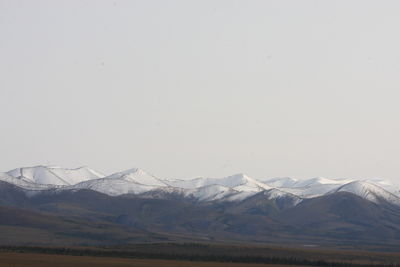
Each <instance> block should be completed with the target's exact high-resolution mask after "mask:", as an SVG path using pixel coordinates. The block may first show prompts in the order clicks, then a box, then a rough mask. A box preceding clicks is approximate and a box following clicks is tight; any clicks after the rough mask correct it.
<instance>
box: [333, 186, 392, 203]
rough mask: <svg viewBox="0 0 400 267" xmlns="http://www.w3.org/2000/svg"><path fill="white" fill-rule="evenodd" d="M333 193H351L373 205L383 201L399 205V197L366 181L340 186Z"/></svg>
mask: <svg viewBox="0 0 400 267" xmlns="http://www.w3.org/2000/svg"><path fill="white" fill-rule="evenodd" d="M335 192H348V193H352V194H355V195H357V196H359V197H362V198H364V199H367V200H369V201H372V202H374V203H379V202H380V201H382V200H384V201H386V202H389V203H392V204H395V205H400V198H399V197H397V196H395V195H393V194H392V193H390V192H389V191H386V190H385V189H383V188H382V187H379V186H377V185H375V184H373V183H370V182H367V181H354V182H350V183H348V184H345V185H342V186H341V187H339V188H338V189H336V190H334V191H333V192H331V193H335Z"/></svg>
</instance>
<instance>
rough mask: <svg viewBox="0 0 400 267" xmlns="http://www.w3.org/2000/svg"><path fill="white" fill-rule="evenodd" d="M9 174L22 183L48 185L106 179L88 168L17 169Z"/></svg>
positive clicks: (37, 167) (39, 167)
mask: <svg viewBox="0 0 400 267" xmlns="http://www.w3.org/2000/svg"><path fill="white" fill-rule="evenodd" d="M7 174H9V175H10V176H12V177H14V178H16V179H19V180H22V181H27V182H31V183H35V184H48V185H73V184H76V183H79V182H83V181H87V180H91V179H98V178H103V177H104V175H103V174H101V173H99V172H96V171H94V170H92V169H90V168H88V167H80V168H76V169H65V168H60V167H49V166H35V167H24V168H17V169H14V170H11V171H9V172H7Z"/></svg>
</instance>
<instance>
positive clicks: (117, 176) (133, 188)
mask: <svg viewBox="0 0 400 267" xmlns="http://www.w3.org/2000/svg"><path fill="white" fill-rule="evenodd" d="M165 186H167V185H166V184H165V183H163V182H162V181H161V180H159V179H158V178H156V177H154V176H153V175H150V174H148V173H146V172H145V171H143V170H141V169H137V168H134V169H129V170H126V171H122V172H117V173H114V174H111V175H109V176H107V177H104V178H100V179H92V180H88V181H84V182H81V183H78V184H75V185H73V186H71V187H69V188H66V189H70V188H74V189H90V190H94V191H97V192H100V193H104V194H107V195H111V196H118V195H124V194H140V193H144V192H147V191H150V190H154V189H156V188H159V187H165Z"/></svg>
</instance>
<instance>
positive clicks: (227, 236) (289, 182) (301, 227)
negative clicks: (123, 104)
mask: <svg viewBox="0 0 400 267" xmlns="http://www.w3.org/2000/svg"><path fill="white" fill-rule="evenodd" d="M0 234H1V235H2V236H3V238H1V239H0V243H3V244H36V243H41V244H57V245H59V244H79V245H82V244H108V243H118V244H119V243H134V242H144V241H155V240H170V241H171V240H172V241H173V240H209V241H210V240H214V241H240V242H269V243H286V242H288V241H290V242H293V244H319V245H321V244H324V245H335V246H337V245H339V244H340V245H344V244H346V245H352V246H357V245H358V244H361V243H362V244H363V245H367V244H369V245H371V246H372V245H377V244H382V245H385V246H392V245H398V244H400V189H399V187H397V186H395V185H393V184H391V183H390V182H388V181H385V180H379V179H374V180H354V179H328V178H322V177H317V178H311V179H305V180H296V179H293V178H289V177H283V178H270V179H254V178H251V177H249V176H247V175H245V174H235V175H231V176H228V177H223V178H204V177H199V178H195V179H185V180H183V179H181V180H180V179H163V178H159V177H156V176H154V175H151V174H149V173H147V172H145V171H143V170H141V169H137V168H133V169H129V170H126V171H121V172H117V173H114V174H111V175H104V174H102V173H100V172H98V171H95V170H92V169H90V168H88V167H80V168H76V169H66V168H60V167H51V166H35V167H22V168H17V169H14V170H11V171H8V172H4V173H0Z"/></svg>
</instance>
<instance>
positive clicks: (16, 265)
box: [0, 252, 300, 267]
mask: <svg viewBox="0 0 400 267" xmlns="http://www.w3.org/2000/svg"><path fill="white" fill-rule="evenodd" d="M0 266H1V267H3V266H4V267H11V266H12V267H25V266H32V267H43V266H57V267H67V266H73V267H80V266H82V267H83V266H115V267H119V266H121V267H123V266H137V267H152V266H157V267H158V266H165V267H187V266H190V267H206V266H207V267H212V266H215V267H228V266H233V267H248V266H252V267H254V266H269V267H286V266H289V265H275V264H250V263H221V262H192V261H174V260H151V259H123V258H109V257H89V256H70V255H48V254H36V253H15V252H1V253H0ZM290 266H300V265H290Z"/></svg>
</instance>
